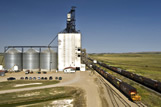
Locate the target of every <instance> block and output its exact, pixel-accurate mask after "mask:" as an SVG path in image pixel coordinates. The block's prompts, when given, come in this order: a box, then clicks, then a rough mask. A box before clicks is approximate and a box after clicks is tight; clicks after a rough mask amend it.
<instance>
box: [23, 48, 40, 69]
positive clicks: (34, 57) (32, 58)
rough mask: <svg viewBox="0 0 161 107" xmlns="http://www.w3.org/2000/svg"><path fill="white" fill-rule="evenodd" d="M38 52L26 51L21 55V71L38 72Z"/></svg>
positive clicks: (33, 50)
mask: <svg viewBox="0 0 161 107" xmlns="http://www.w3.org/2000/svg"><path fill="white" fill-rule="evenodd" d="M39 68H40V67H39V52H37V51H36V50H35V49H32V48H31V49H28V50H27V51H26V52H24V53H23V70H32V71H38V70H39Z"/></svg>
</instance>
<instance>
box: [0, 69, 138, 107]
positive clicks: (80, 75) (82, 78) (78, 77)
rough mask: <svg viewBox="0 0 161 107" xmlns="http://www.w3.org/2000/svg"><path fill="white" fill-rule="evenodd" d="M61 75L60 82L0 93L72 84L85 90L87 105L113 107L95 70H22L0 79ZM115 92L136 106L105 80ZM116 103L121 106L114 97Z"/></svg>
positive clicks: (5, 91) (91, 106) (133, 106)
mask: <svg viewBox="0 0 161 107" xmlns="http://www.w3.org/2000/svg"><path fill="white" fill-rule="evenodd" d="M26 76H27V77H49V76H53V77H54V78H55V77H60V76H61V77H62V78H63V79H62V80H61V82H60V83H58V84H53V85H47V86H40V87H31V88H21V89H12V90H4V91H0V94H3V93H12V92H17V91H25V90H36V89H43V88H51V87H57V86H73V87H78V88H81V89H83V90H84V91H85V99H86V105H87V107H113V105H112V102H111V101H110V96H109V93H108V90H107V88H106V87H105V86H104V84H103V83H101V81H99V79H98V77H99V75H98V74H97V73H96V72H95V74H93V73H91V71H85V72H80V71H78V72H76V73H68V74H66V73H63V72H57V73H56V72H48V73H47V74H37V73H34V74H25V73H24V72H19V73H7V74H6V76H4V77H0V81H7V78H8V77H16V79H20V77H26ZM107 84H109V85H110V86H111V87H112V88H113V89H114V90H116V92H117V93H118V94H119V95H120V96H122V97H123V98H124V99H125V100H126V101H127V102H128V103H129V104H130V105H131V106H132V107H137V106H136V104H134V103H133V102H131V101H129V100H128V99H127V98H126V97H125V96H124V95H123V94H122V93H120V91H118V90H117V89H116V88H114V87H113V86H112V85H111V84H110V83H108V82H107ZM116 101H117V102H118V105H120V106H122V104H121V102H119V99H116Z"/></svg>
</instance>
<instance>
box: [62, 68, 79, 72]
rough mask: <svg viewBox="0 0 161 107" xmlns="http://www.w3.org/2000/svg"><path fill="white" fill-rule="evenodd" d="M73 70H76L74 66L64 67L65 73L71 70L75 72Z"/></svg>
mask: <svg viewBox="0 0 161 107" xmlns="http://www.w3.org/2000/svg"><path fill="white" fill-rule="evenodd" d="M75 71H76V68H74V67H67V68H64V72H65V73H71V72H75Z"/></svg>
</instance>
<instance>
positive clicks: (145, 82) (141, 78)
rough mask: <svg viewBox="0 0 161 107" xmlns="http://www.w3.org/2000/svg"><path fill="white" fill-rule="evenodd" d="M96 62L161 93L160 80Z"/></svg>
mask: <svg viewBox="0 0 161 107" xmlns="http://www.w3.org/2000/svg"><path fill="white" fill-rule="evenodd" d="M88 59H89V60H91V61H93V59H91V58H88ZM97 64H99V65H100V66H103V67H105V68H107V69H109V70H112V71H114V72H116V73H118V74H121V75H123V76H125V77H127V78H129V79H132V80H134V81H136V82H138V83H140V84H142V85H145V86H147V87H149V88H151V89H154V90H155V91H157V92H160V93H161V82H159V81H157V80H153V79H150V78H147V77H144V76H141V75H137V74H135V73H132V72H129V71H126V70H122V69H120V68H117V67H113V66H109V65H107V64H105V63H102V62H99V61H97Z"/></svg>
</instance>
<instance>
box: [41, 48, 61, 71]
mask: <svg viewBox="0 0 161 107" xmlns="http://www.w3.org/2000/svg"><path fill="white" fill-rule="evenodd" d="M57 59H58V58H57V53H56V52H54V51H53V50H51V49H47V50H44V51H42V52H41V53H40V68H41V71H53V70H56V69H57V61H58V60H57Z"/></svg>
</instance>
